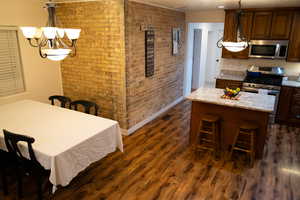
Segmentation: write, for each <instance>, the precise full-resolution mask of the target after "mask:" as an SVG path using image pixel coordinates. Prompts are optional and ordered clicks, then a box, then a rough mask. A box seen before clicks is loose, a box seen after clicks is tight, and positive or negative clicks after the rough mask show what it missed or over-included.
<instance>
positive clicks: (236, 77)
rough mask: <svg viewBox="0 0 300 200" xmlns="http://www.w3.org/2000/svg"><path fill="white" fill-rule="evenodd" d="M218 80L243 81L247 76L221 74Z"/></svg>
mask: <svg viewBox="0 0 300 200" xmlns="http://www.w3.org/2000/svg"><path fill="white" fill-rule="evenodd" d="M216 79H223V80H233V81H243V80H244V79H245V75H238V74H236V75H234V74H220V75H219V76H217V77H216Z"/></svg>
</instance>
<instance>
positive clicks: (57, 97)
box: [49, 95, 72, 108]
mask: <svg viewBox="0 0 300 200" xmlns="http://www.w3.org/2000/svg"><path fill="white" fill-rule="evenodd" d="M55 100H57V101H59V102H60V107H62V108H66V107H67V104H70V103H71V102H72V100H71V99H70V98H69V97H66V96H60V95H54V96H50V97H49V101H51V104H52V105H54V102H55Z"/></svg>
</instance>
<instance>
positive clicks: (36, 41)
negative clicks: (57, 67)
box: [20, 2, 81, 61]
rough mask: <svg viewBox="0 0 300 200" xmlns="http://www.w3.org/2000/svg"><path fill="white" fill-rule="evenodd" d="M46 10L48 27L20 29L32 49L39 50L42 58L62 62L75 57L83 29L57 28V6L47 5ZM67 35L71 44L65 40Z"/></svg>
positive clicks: (53, 4) (50, 3)
mask: <svg viewBox="0 0 300 200" xmlns="http://www.w3.org/2000/svg"><path fill="white" fill-rule="evenodd" d="M46 8H47V10H48V14H49V17H48V23H47V27H41V28H37V27H20V29H21V30H22V32H23V35H24V37H25V38H27V40H28V41H29V44H30V45H31V46H32V47H37V48H38V49H39V54H40V56H41V57H42V58H47V59H49V60H53V61H60V60H63V59H65V58H66V57H67V56H68V55H70V56H71V57H73V56H75V55H76V42H77V39H78V38H79V36H80V31H81V29H70V28H59V27H56V16H55V8H56V4H55V3H52V2H49V3H46ZM65 35H66V36H67V38H68V40H69V42H65V41H64V40H63V38H64V36H65ZM68 43H69V44H68Z"/></svg>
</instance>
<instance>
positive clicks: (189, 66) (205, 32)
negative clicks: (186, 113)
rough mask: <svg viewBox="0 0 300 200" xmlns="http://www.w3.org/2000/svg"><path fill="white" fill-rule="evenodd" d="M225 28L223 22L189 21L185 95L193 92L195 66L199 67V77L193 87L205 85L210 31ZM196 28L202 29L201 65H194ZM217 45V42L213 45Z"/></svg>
mask: <svg viewBox="0 0 300 200" xmlns="http://www.w3.org/2000/svg"><path fill="white" fill-rule="evenodd" d="M223 28H224V24H223V23H189V24H188V27H187V29H188V30H187V33H188V34H187V48H186V49H187V52H186V65H185V66H186V67H185V71H184V93H183V94H184V96H187V95H189V94H190V92H191V86H192V74H193V67H198V68H199V72H200V73H199V75H200V76H199V79H197V80H198V85H196V84H194V83H193V87H195V88H199V87H201V86H203V85H204V81H205V67H201V66H205V65H206V59H207V48H208V44H207V42H208V31H218V30H220V29H223ZM196 29H201V31H202V36H201V37H202V38H201V54H200V56H201V59H200V65H198V66H195V65H194V66H193V46H194V31H195V30H196ZM213 47H214V48H215V47H216V44H215V45H214V46H213Z"/></svg>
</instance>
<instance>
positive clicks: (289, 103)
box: [276, 86, 300, 126]
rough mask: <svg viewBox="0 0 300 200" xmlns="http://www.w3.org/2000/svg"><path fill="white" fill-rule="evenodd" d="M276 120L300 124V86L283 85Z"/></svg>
mask: <svg viewBox="0 0 300 200" xmlns="http://www.w3.org/2000/svg"><path fill="white" fill-rule="evenodd" d="M276 121H277V122H278V123H284V124H293V125H298V126H300V88H296V87H288V86H282V88H281V91H280V97H279V103H278V107H277V115H276Z"/></svg>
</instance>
